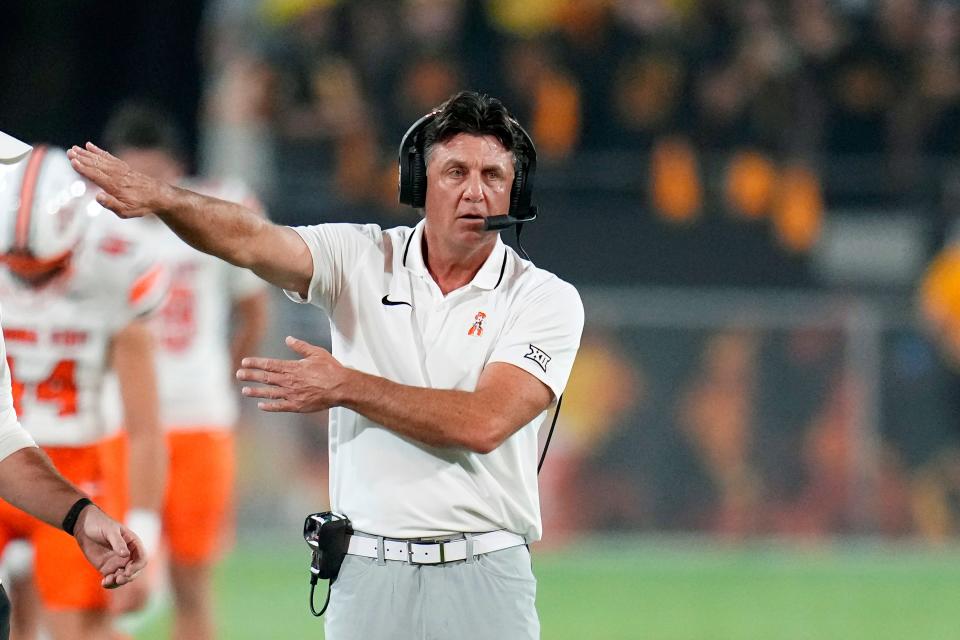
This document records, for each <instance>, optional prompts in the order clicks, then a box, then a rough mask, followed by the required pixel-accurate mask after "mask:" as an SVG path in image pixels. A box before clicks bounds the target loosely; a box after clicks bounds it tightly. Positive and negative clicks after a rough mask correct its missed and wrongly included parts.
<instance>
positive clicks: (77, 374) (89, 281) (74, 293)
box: [0, 147, 167, 640]
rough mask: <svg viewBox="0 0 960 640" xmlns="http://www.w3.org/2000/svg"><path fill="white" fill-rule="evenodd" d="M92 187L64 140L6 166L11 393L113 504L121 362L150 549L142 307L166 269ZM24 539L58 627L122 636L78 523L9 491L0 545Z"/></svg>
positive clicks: (4, 238) (61, 458) (157, 483)
mask: <svg viewBox="0 0 960 640" xmlns="http://www.w3.org/2000/svg"><path fill="white" fill-rule="evenodd" d="M91 196H92V194H90V193H88V186H87V184H86V183H85V182H84V181H83V180H82V179H81V178H80V177H79V176H78V175H77V174H76V173H74V171H73V170H72V168H71V167H70V163H69V161H68V160H67V158H66V155H65V153H64V152H63V150H61V149H56V148H49V147H37V148H35V149H34V150H33V152H32V153H31V154H30V155H29V156H28V157H27V159H25V160H24V161H22V162H20V163H18V164H15V165H12V166H3V167H0V299H2V300H3V305H4V326H3V330H4V337H5V339H6V346H7V363H8V365H9V370H10V374H11V379H12V386H11V390H12V398H13V403H14V408H15V409H16V412H17V414H18V416H19V417H20V421H21V423H22V424H23V426H24V427H25V428H26V430H27V431H28V432H29V433H30V435H32V436H33V438H34V439H35V440H36V442H37V443H38V444H39V445H40V446H41V447H42V448H43V449H44V451H45V452H46V453H47V454H48V455H49V456H50V458H51V460H52V461H53V463H54V466H55V467H56V468H57V469H58V470H59V471H60V473H61V474H63V475H64V476H65V477H66V478H67V479H68V480H70V481H71V482H73V483H74V484H75V485H77V486H78V487H79V488H81V489H82V490H83V491H84V492H85V493H86V494H87V495H89V496H90V497H91V498H93V499H94V501H95V502H96V503H97V504H99V505H101V506H102V507H103V508H104V509H105V510H106V511H107V512H111V513H114V514H116V511H117V508H118V505H117V496H116V495H114V493H113V492H111V491H110V489H109V486H108V484H109V483H107V482H106V478H107V475H108V470H109V469H110V468H111V467H115V466H116V464H117V461H116V460H113V459H111V458H110V453H109V451H110V450H111V449H109V448H108V446H107V442H108V440H109V438H108V437H107V436H108V433H109V432H108V429H107V426H106V421H105V420H104V417H103V414H102V400H101V395H102V389H101V387H102V384H103V380H104V376H105V373H106V371H107V370H108V369H113V370H114V371H115V372H116V373H117V374H118V377H119V379H120V381H121V393H122V398H123V410H124V413H125V420H124V423H125V425H126V426H127V429H128V434H129V442H130V445H129V447H130V450H129V459H130V465H129V487H130V505H131V507H130V510H129V511H128V513H127V523H128V524H129V525H131V528H133V529H134V530H137V531H138V532H141V536H142V537H143V538H144V542H145V546H146V547H147V548H148V553H149V548H155V547H156V542H155V540H156V538H157V537H158V534H159V520H158V517H157V515H156V513H157V510H158V508H159V504H160V500H161V497H162V492H163V488H164V481H165V467H166V451H165V447H164V442H163V438H162V434H161V431H160V429H159V423H158V419H157V412H158V408H157V395H156V382H155V376H154V371H153V357H152V338H151V335H150V332H149V330H148V328H147V327H146V325H145V322H144V321H143V319H142V318H143V316H144V315H146V314H147V313H148V312H150V311H151V310H152V309H154V308H156V307H157V306H158V305H159V304H160V303H161V301H162V300H163V297H164V295H165V292H166V288H167V274H166V272H165V270H164V268H163V267H162V265H160V264H159V263H156V262H155V261H153V260H152V259H151V258H150V257H149V254H148V253H147V252H146V250H145V249H144V248H143V246H142V244H141V243H140V242H139V241H138V240H136V239H135V238H133V237H131V236H130V234H128V233H126V232H125V231H124V230H123V229H121V228H120V226H119V225H117V224H116V223H115V222H114V221H113V220H111V218H112V216H109V215H99V213H100V212H101V211H102V210H101V209H100V208H99V205H97V204H96V202H95V201H94V200H93V199H92V197H91ZM14 539H28V540H29V541H30V542H31V543H32V544H33V546H34V548H35V563H36V564H35V567H36V584H37V588H38V591H39V593H40V597H41V600H42V603H43V605H44V609H45V621H46V626H47V628H48V630H49V631H50V633H51V635H52V636H53V638H54V639H55V640H60V639H66V638H85V639H87V638H89V639H93V640H96V639H99V638H104V639H106V638H110V637H112V629H111V625H110V622H109V615H108V600H107V593H106V592H104V591H103V590H102V589H101V588H100V583H101V577H100V575H99V574H98V572H97V571H95V570H94V569H92V568H91V567H90V566H89V565H88V564H87V563H86V562H85V561H84V559H83V556H82V555H81V554H80V552H79V551H78V549H77V547H76V545H75V544H74V543H73V541H72V540H71V539H70V538H69V536H65V535H64V534H63V532H61V531H58V530H57V529H54V528H53V527H50V526H49V525H47V524H44V523H42V522H40V521H39V520H36V519H34V518H33V517H31V516H28V515H27V514H25V513H23V512H21V511H19V510H18V509H16V508H15V507H13V506H12V505H10V504H8V503H6V502H0V550H2V548H3V547H4V546H6V544H7V543H8V542H9V541H11V540H14ZM151 539H153V540H151ZM135 585H136V592H135V594H134V595H131V594H130V593H127V594H126V601H127V602H128V603H141V604H142V603H143V602H145V600H146V593H145V589H146V588H147V584H146V582H144V581H138V582H137V583H135ZM136 594H139V595H136ZM131 606H134V605H131ZM14 608H16V603H14Z"/></svg>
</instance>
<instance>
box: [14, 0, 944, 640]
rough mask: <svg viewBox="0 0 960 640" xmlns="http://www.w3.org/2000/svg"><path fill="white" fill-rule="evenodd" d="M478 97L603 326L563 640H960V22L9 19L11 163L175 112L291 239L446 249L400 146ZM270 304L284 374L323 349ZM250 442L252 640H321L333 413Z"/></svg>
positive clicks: (261, 11)
mask: <svg viewBox="0 0 960 640" xmlns="http://www.w3.org/2000/svg"><path fill="white" fill-rule="evenodd" d="M460 87H470V88H475V89H479V90H484V91H487V92H489V93H491V94H493V95H498V96H502V98H503V99H504V101H505V102H506V103H507V105H508V106H509V107H510V108H511V109H512V110H514V111H515V113H516V114H517V115H518V116H519V118H520V119H521V121H522V122H524V123H525V124H526V125H527V126H528V129H529V130H530V131H531V133H532V135H533V137H534V139H535V140H536V141H537V142H538V146H539V150H540V158H541V162H540V168H539V171H538V174H537V189H536V192H535V193H536V195H535V200H536V201H537V202H538V203H539V204H540V205H541V209H542V219H541V220H540V221H538V222H537V223H536V224H533V225H528V227H527V229H526V231H525V236H524V243H525V246H526V248H527V249H528V251H529V252H530V253H531V255H532V256H534V258H535V260H536V262H537V263H538V264H541V265H542V266H544V267H546V268H548V269H550V270H552V271H555V272H556V273H558V274H560V275H561V276H562V277H564V278H565V279H567V280H569V281H571V282H573V283H574V284H576V285H577V287H578V288H579V289H580V291H581V293H582V295H583V298H584V301H585V306H586V311H587V329H586V332H585V336H584V343H583V347H582V349H581V353H580V356H579V359H578V363H577V366H576V368H575V370H574V373H573V376H572V379H571V382H570V387H569V389H568V393H567V396H566V398H565V402H564V410H563V413H562V415H561V417H560V421H559V425H558V433H557V436H556V438H555V442H554V444H553V445H552V448H551V451H550V455H549V456H548V459H547V463H546V465H545V468H544V473H543V475H542V476H541V477H542V490H543V509H544V518H545V529H546V535H545V539H544V541H543V543H541V544H540V545H538V547H537V548H535V562H536V564H537V572H538V576H539V579H540V598H539V607H540V610H541V616H542V618H543V629H544V633H543V636H544V638H546V639H548V640H552V639H554V638H583V637H595V638H611V639H612V638H624V639H626V638H657V639H660V638H662V639H678V640H679V639H683V640H688V639H690V640H692V639H705V640H707V639H716V638H731V639H732V638H816V639H819V638H841V637H842V638H845V639H849V638H903V637H911V638H957V637H960V631H958V629H960V613H958V611H960V610H958V608H957V607H956V602H957V599H958V596H960V563H957V560H958V559H960V550H958V547H957V546H956V544H955V540H956V534H957V531H958V528H960V446H958V444H960V384H958V382H960V379H958V377H957V370H956V369H955V368H954V365H953V364H952V362H951V360H950V358H949V357H948V356H947V354H946V353H945V351H944V350H943V349H942V348H941V347H940V345H938V344H937V343H935V342H934V341H932V340H931V339H930V338H929V337H928V335H927V333H926V332H925V331H924V329H923V322H922V319H923V316H922V314H921V312H920V309H921V305H919V304H918V300H921V299H924V298H923V296H921V294H920V292H921V283H922V282H923V277H924V272H925V270H926V268H927V265H928V264H929V263H930V261H931V260H932V259H933V257H934V256H935V254H936V253H937V252H938V251H939V250H940V249H941V248H942V247H943V246H944V244H945V243H947V242H949V241H950V239H951V237H952V234H953V226H954V219H955V215H956V213H957V211H958V209H957V203H958V198H960V188H958V187H960V163H958V161H957V152H958V150H960V8H958V4H957V3H955V2H953V1H950V0H934V1H930V2H924V1H920V0H886V1H872V0H833V1H831V0H793V1H788V0H743V1H740V2H737V1H733V0H580V1H576V0H553V1H551V0H395V1H386V0H381V1H376V0H368V1H365V2H351V1H348V0H341V1H339V2H337V1H334V0H327V1H322V0H211V1H209V2H189V1H186V0H156V1H155V2H144V3H132V2H121V1H119V0H95V1H89V0H88V1H84V2H81V1H79V0H10V1H8V2H5V3H4V5H3V20H2V21H0V123H2V125H3V128H4V129H5V130H7V131H10V132H12V133H14V134H16V135H18V136H20V137H22V138H24V139H27V140H30V141H34V142H38V141H48V142H52V143H56V144H60V145H70V144H74V143H79V142H82V141H84V140H87V139H92V140H97V139H98V138H99V135H100V130H101V128H102V126H103V124H104V122H105V120H106V118H107V116H108V115H109V113H110V111H111V110H112V109H113V108H114V106H116V105H117V104H118V103H119V102H120V101H122V100H124V99H128V98H139V99H148V100H152V101H154V102H156V103H157V104H160V105H162V106H164V107H166V108H168V109H170V110H172V111H173V113H174V114H175V116H176V118H177V119H178V121H179V122H180V124H181V125H182V126H183V127H184V128H185V130H186V131H187V134H188V140H189V146H190V149H191V150H192V153H193V156H192V159H193V163H194V168H195V169H196V170H197V171H199V172H201V173H203V174H205V175H236V176H239V177H242V178H244V179H245V180H247V181H248V182H249V183H250V184H251V185H252V186H254V187H255V188H256V189H257V190H258V192H259V193H260V194H261V196H262V197H263V199H264V201H265V202H266V203H267V206H268V209H269V211H270V214H271V217H272V218H273V219H274V220H276V221H279V222H283V223H289V224H308V223H314V222H320V221H325V220H337V221H358V222H359V221H362V222H378V223H381V224H384V225H394V224H412V223H413V222H415V220H416V214H415V213H414V212H412V211H410V210H407V209H401V208H399V207H398V206H397V205H396V204H395V202H396V195H395V189H396V186H395V184H396V168H395V149H396V143H397V141H398V140H399V138H400V136H401V134H402V133H403V131H404V130H405V128H406V127H407V126H408V124H409V123H410V122H412V121H413V119H415V117H416V116H417V115H419V114H421V113H422V112H424V111H426V110H427V109H428V108H429V107H430V106H432V105H434V104H436V103H438V102H439V101H441V100H442V99H443V98H445V97H446V96H447V95H449V94H450V93H452V92H453V91H455V90H456V89H458V88H460ZM505 238H506V239H508V240H512V234H505ZM935 284H937V287H939V288H937V287H933V288H932V289H931V288H928V289H927V290H926V293H925V295H926V296H927V297H929V296H934V297H936V296H938V295H939V296H946V297H947V298H949V295H950V292H951V291H953V290H960V282H958V281H948V282H946V283H945V284H944V283H935ZM931 287H932V285H931ZM274 301H275V303H274V304H273V306H272V314H273V315H272V326H271V332H270V336H269V338H268V339H267V340H266V341H265V343H264V345H263V349H262V353H268V354H272V355H281V354H283V353H284V349H283V347H282V337H283V336H284V335H288V334H292V335H296V336H298V337H301V338H305V339H307V340H311V341H315V342H318V343H321V344H323V343H324V341H325V340H327V339H328V336H327V328H326V326H325V321H324V320H323V319H322V318H320V317H319V316H318V314H317V312H315V311H313V310H310V309H302V308H299V307H297V306H295V305H292V304H287V303H284V302H283V301H282V299H281V296H279V295H274ZM934 301H936V300H934ZM958 308H960V307H958ZM958 326H960V325H958ZM250 409H251V407H249V406H248V407H246V411H245V419H244V424H243V425H242V427H241V448H240V476H239V478H238V512H237V523H238V533H237V541H236V545H235V552H234V553H233V554H232V555H230V556H229V558H228V560H227V562H226V563H225V565H224V567H223V569H222V571H221V572H220V574H219V576H218V594H219V598H220V611H221V625H222V627H223V629H224V637H226V638H267V637H270V638H273V637H295V636H300V637H321V636H322V631H321V626H322V625H321V624H320V623H319V622H318V621H315V620H313V619H312V618H310V617H309V614H308V612H307V608H306V594H307V580H306V567H307V560H308V558H307V551H306V547H304V546H303V544H302V541H301V540H300V536H299V528H300V525H301V522H302V517H303V516H304V515H305V514H306V513H308V512H311V511H317V510H322V509H323V508H324V507H325V506H326V505H325V499H326V498H325V496H326V486H325V475H326V460H325V446H326V442H325V431H324V429H323V427H322V425H323V424H324V422H325V416H309V417H300V416H272V415H271V416H264V415H258V414H257V413H256V412H255V411H252V410H250ZM375 614H376V612H375V610H373V611H371V615H375ZM166 624H167V622H166V617H165V613H164V611H163V609H162V607H161V608H160V610H159V611H157V612H155V613H154V614H153V615H152V616H151V617H150V618H149V619H148V620H146V621H145V623H144V624H143V625H142V627H141V628H142V630H141V632H140V633H139V635H138V637H140V638H158V637H162V635H161V634H162V630H163V629H164V628H165V625H166Z"/></svg>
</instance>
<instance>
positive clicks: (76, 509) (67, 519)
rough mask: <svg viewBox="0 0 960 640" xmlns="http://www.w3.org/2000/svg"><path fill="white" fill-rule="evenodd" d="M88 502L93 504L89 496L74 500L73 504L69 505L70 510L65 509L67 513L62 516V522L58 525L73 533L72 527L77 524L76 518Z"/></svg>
mask: <svg viewBox="0 0 960 640" xmlns="http://www.w3.org/2000/svg"><path fill="white" fill-rule="evenodd" d="M90 504H93V500H91V499H90V498H80V499H79V500H77V501H76V502H74V503H73V506H72V507H70V511H67V515H65V516H64V517H63V524H62V525H60V526H61V527H62V528H63V530H64V531H66V532H67V533H69V534H70V535H73V529H74V527H76V526H77V518H79V517H80V512H81V511H83V510H84V508H85V507H86V506H87V505H90Z"/></svg>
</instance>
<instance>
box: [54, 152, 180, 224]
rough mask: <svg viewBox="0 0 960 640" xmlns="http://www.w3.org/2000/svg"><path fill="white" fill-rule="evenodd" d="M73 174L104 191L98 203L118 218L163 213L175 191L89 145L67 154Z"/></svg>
mask: <svg viewBox="0 0 960 640" xmlns="http://www.w3.org/2000/svg"><path fill="white" fill-rule="evenodd" d="M67 157H68V158H69V159H70V163H71V164H72V165H73V168H74V170H75V171H76V172H77V173H79V174H80V175H82V176H83V177H84V178H86V179H88V180H90V181H91V182H93V183H94V184H95V185H97V186H98V187H100V188H101V189H103V193H99V194H97V202H99V203H100V205H101V206H103V207H105V208H107V209H110V211H113V212H114V213H115V214H117V215H118V216H120V217H121V218H139V217H141V216H144V215H147V214H149V213H156V212H157V211H160V210H162V209H163V203H164V202H166V201H168V198H167V195H168V194H169V192H170V190H173V189H175V187H173V186H171V185H169V184H166V183H164V182H161V181H159V180H155V179H153V178H151V177H149V176H147V175H144V174H142V173H139V172H137V171H134V170H133V169H131V168H130V165H128V164H127V163H126V162H124V161H123V160H121V159H120V158H117V157H116V156H114V155H112V154H110V153H108V152H106V151H104V150H103V149H101V148H100V147H98V146H97V145H95V144H93V143H92V142H88V143H87V144H86V148H81V147H78V146H76V145H74V146H73V147H71V148H70V149H69V150H68V151H67Z"/></svg>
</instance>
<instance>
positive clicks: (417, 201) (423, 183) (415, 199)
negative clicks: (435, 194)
mask: <svg viewBox="0 0 960 640" xmlns="http://www.w3.org/2000/svg"><path fill="white" fill-rule="evenodd" d="M410 165H411V166H410V206H411V207H417V208H423V206H424V205H425V204H426V203H427V166H426V164H425V163H424V161H423V154H422V153H420V152H419V151H418V152H417V153H415V154H413V160H412V162H411V163H410Z"/></svg>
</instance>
